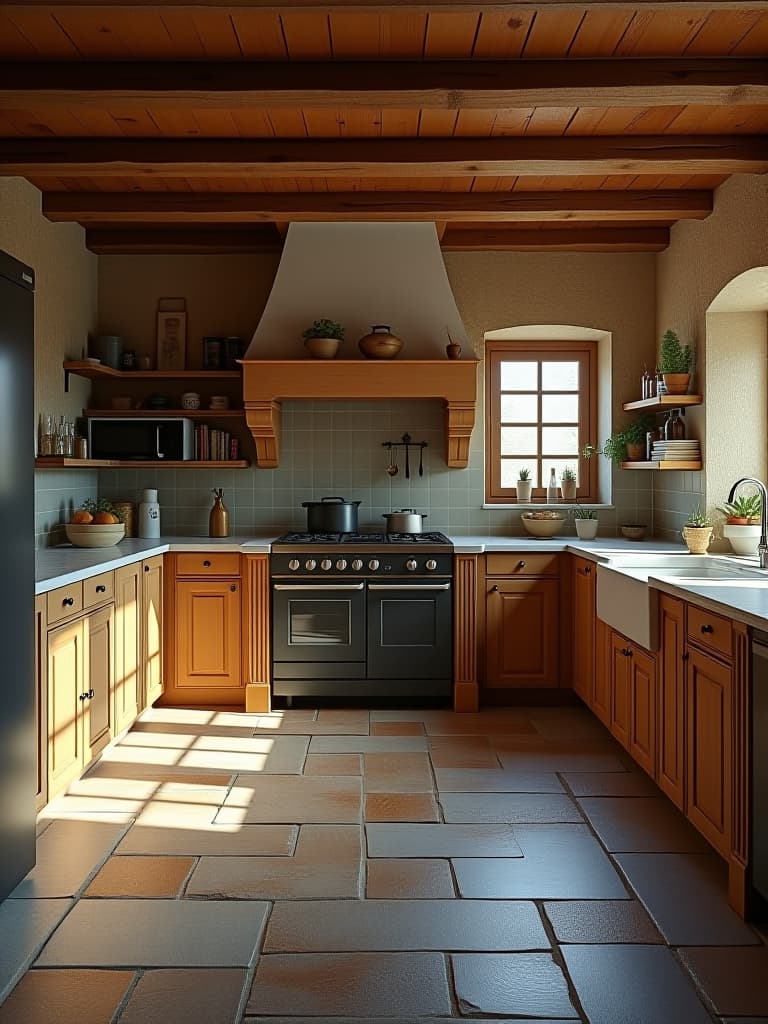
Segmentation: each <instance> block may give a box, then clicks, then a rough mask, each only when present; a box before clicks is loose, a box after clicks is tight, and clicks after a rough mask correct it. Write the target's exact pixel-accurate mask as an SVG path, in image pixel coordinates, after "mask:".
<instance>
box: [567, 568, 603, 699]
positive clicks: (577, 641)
mask: <svg viewBox="0 0 768 1024" xmlns="http://www.w3.org/2000/svg"><path fill="white" fill-rule="evenodd" d="M571 600H572V602H573V689H574V690H575V691H576V693H577V694H578V695H579V697H581V699H582V700H583V701H584V703H585V704H587V705H588V706H589V707H592V706H593V703H594V689H595V660H596V623H597V612H596V603H597V573H596V571H595V565H594V563H593V562H590V561H589V559H587V558H579V557H574V558H573V562H572V565H571Z"/></svg>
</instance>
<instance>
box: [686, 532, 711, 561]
mask: <svg viewBox="0 0 768 1024" xmlns="http://www.w3.org/2000/svg"><path fill="white" fill-rule="evenodd" d="M683 540H684V541H685V543H686V545H687V546H688V550H689V551H690V553H691V554H692V555H706V553H707V548H708V547H709V542H710V541H711V540H712V527H711V526H684V527H683Z"/></svg>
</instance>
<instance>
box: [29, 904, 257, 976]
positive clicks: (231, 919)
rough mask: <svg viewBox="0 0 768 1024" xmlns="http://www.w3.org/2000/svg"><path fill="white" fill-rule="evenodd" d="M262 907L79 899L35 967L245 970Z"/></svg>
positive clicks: (252, 947)
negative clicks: (235, 968)
mask: <svg viewBox="0 0 768 1024" xmlns="http://www.w3.org/2000/svg"><path fill="white" fill-rule="evenodd" d="M269 909H270V908H269V904H268V903H255V902H252V903H232V902H223V903H222V902H214V901H206V902H202V901H195V900H80V902H79V903H77V904H76V905H75V906H74V907H73V908H72V911H71V912H70V913H69V914H68V915H67V917H66V918H65V919H64V921H62V923H61V924H60V925H59V927H58V928H57V929H56V931H55V932H54V934H53V936H52V937H51V938H50V939H49V940H48V943H47V945H46V946H45V948H44V949H43V952H42V953H41V954H40V956H39V957H38V959H37V961H36V965H37V966H39V967H114V966H122V967H126V966H128V967H247V966H248V964H249V963H250V962H251V960H252V959H253V956H254V951H255V950H256V948H257V945H258V943H259V940H260V937H261V933H262V930H263V928H264V922H265V921H266V918H267V914H268V913H269Z"/></svg>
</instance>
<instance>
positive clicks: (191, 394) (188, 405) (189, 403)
mask: <svg viewBox="0 0 768 1024" xmlns="http://www.w3.org/2000/svg"><path fill="white" fill-rule="evenodd" d="M181 407H182V409H199V408H200V395H198V393H197V392H196V391H185V392H184V394H183V395H182V396H181Z"/></svg>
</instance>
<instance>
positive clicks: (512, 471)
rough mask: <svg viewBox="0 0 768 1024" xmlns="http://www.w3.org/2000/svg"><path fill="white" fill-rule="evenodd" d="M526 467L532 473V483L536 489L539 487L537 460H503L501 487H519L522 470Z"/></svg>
mask: <svg viewBox="0 0 768 1024" xmlns="http://www.w3.org/2000/svg"><path fill="white" fill-rule="evenodd" d="M523 466H526V467H527V468H528V469H530V471H531V483H532V484H533V486H534V487H538V486H539V473H538V465H537V463H536V460H535V459H529V460H528V462H526V461H525V459H502V460H501V486H502V487H515V486H516V485H517V480H518V477H519V476H520V470H521V469H522V468H523Z"/></svg>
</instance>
